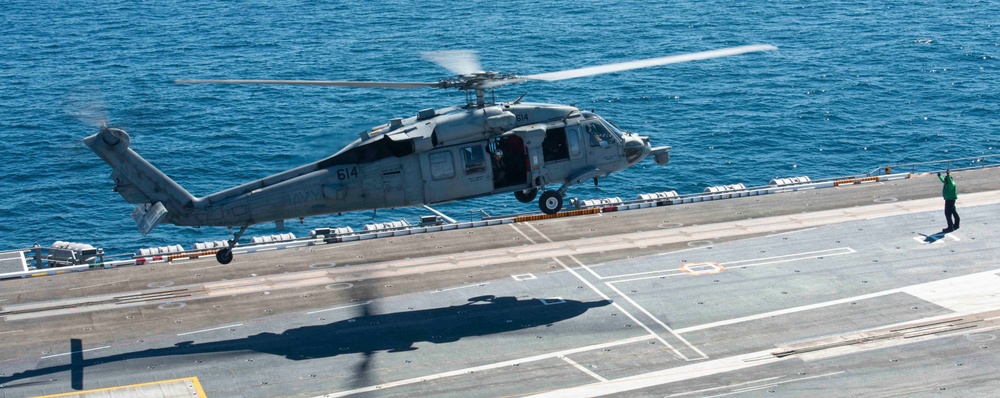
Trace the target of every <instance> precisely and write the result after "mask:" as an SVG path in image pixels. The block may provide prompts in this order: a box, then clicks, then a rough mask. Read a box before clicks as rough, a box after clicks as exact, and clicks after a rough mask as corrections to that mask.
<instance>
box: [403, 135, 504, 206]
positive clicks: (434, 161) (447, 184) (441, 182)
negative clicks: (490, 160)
mask: <svg viewBox="0 0 1000 398" xmlns="http://www.w3.org/2000/svg"><path fill="white" fill-rule="evenodd" d="M420 163H421V166H422V167H421V169H423V170H424V173H423V174H424V201H425V202H427V203H439V202H447V201H450V200H455V199H462V198H468V197H473V196H480V195H486V194H489V193H490V192H492V191H493V179H492V178H493V177H492V170H491V169H490V168H489V167H487V159H486V150H485V148H483V144H479V143H477V144H470V145H463V146H458V147H451V148H446V149H442V150H437V151H433V152H428V153H427V154H425V155H421V160H420Z"/></svg>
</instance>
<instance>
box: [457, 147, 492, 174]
mask: <svg viewBox="0 0 1000 398" xmlns="http://www.w3.org/2000/svg"><path fill="white" fill-rule="evenodd" d="M462 158H464V159H465V174H476V173H482V172H484V171H486V158H485V157H484V156H483V147H482V146H481V145H473V146H467V147H465V148H462Z"/></svg>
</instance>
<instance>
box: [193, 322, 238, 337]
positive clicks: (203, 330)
mask: <svg viewBox="0 0 1000 398" xmlns="http://www.w3.org/2000/svg"><path fill="white" fill-rule="evenodd" d="M237 326H243V324H242V323H238V324H235V325H229V326H219V327H217V328H211V329H202V330H195V331H193V332H186V333H177V336H178V337H180V336H187V335H189V334H195V333H202V332H211V331H213V330H219V329H226V328H234V327H237Z"/></svg>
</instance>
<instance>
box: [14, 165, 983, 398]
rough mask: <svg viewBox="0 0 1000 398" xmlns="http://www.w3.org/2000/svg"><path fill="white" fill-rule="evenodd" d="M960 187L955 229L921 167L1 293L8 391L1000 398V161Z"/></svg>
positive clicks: (32, 282)
mask: <svg viewBox="0 0 1000 398" xmlns="http://www.w3.org/2000/svg"><path fill="white" fill-rule="evenodd" d="M953 175H954V176H955V178H956V181H957V184H958V187H959V199H958V211H959V213H960V214H961V218H962V220H963V222H962V224H961V228H960V229H958V230H956V231H953V232H950V233H943V232H941V229H942V228H944V226H945V221H944V217H943V214H942V209H943V200H942V198H941V182H940V181H939V180H938V179H937V177H936V176H934V175H932V174H922V175H912V176H909V178H905V179H898V180H891V181H886V182H877V181H876V182H866V183H863V184H862V183H857V184H845V185H839V186H836V187H833V188H828V189H815V190H800V191H794V192H786V193H780V194H773V195H762V196H747V197H739V198H733V199H727V200H720V201H708V202H700V203H682V204H673V205H669V206H657V207H650V208H645V209H637V210H630V211H619V212H593V213H592V214H586V215H578V216H575V217H561V218H541V219H530V220H525V219H522V220H519V221H518V222H512V223H501V224H498V225H491V226H484V227H478V228H467V229H454V230H450V231H441V232H434V233H422V234H412V235H404V236H390V237H385V238H381V239H371V240H356V241H341V242H337V243H331V244H318V245H310V246H299V247H293V248H289V249H285V250H276V251H259V252H254V253H246V254H239V252H237V254H236V257H235V260H234V261H233V262H232V263H230V264H219V263H217V262H216V261H215V258H214V256H204V257H201V258H197V259H185V260H183V261H176V262H161V263H154V264H146V265H142V266H130V267H119V268H115V269H107V270H99V271H88V272H74V273H67V274H61V275H46V276H39V277H33V278H25V279H10V280H4V281H0V316H2V318H0V319H2V320H0V387H2V388H0V397H23V396H40V395H57V394H67V393H71V394H77V395H74V396H115V395H114V394H115V393H116V391H126V390H118V389H116V388H122V387H123V386H138V387H129V388H133V389H134V390H129V391H141V392H136V393H133V395H134V394H139V393H141V394H146V395H145V396H181V395H183V396H208V397H232V396H244V397H272V396H300V397H339V396H378V397H383V396H389V397H397V396H398V397H411V396H453V397H467V396H488V397H506V396H553V397H556V396H558V397H583V396H607V395H610V396H660V397H663V396H667V397H718V396H768V397H775V396H782V397H785V396H787V397H797V396H803V395H806V394H809V395H812V396H989V395H991V394H993V393H994V392H995V391H997V390H1000V379H997V378H996V377H995V374H996V371H997V369H998V368H997V363H998V359H1000V343H998V341H997V335H998V334H1000V332H998V329H1000V263H998V260H997V259H998V258H1000V243H998V240H997V239H996V237H997V234H998V233H997V228H996V225H994V224H996V223H997V222H998V221H997V220H998V218H997V214H998V213H1000V169H998V168H990V169H981V170H967V171H961V172H955V173H953ZM168 387H169V388H168ZM88 391H91V392H88ZM62 396H66V395H62ZM121 396H126V395H121Z"/></svg>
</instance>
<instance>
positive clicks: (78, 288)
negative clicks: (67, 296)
mask: <svg viewBox="0 0 1000 398" xmlns="http://www.w3.org/2000/svg"><path fill="white" fill-rule="evenodd" d="M128 281H129V280H128V279H126V280H123V281H118V282H108V283H101V284H99V285H90V286H80V287H74V288H72V289H69V290H80V289H86V288H89V287H98V286H106V285H111V284H115V283H125V282H128Z"/></svg>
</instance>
